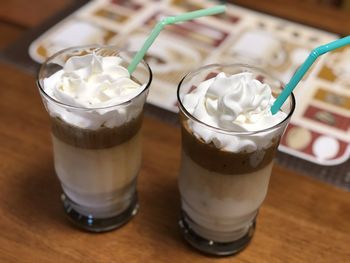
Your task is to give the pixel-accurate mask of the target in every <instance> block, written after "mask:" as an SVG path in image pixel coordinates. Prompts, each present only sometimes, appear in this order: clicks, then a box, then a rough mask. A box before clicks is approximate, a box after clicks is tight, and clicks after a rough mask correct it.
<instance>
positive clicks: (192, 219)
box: [177, 64, 295, 255]
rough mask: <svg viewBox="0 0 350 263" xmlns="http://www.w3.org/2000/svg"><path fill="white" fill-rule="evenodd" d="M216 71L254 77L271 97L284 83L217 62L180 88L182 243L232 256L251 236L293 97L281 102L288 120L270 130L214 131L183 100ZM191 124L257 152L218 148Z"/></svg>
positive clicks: (250, 69)
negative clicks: (252, 146)
mask: <svg viewBox="0 0 350 263" xmlns="http://www.w3.org/2000/svg"><path fill="white" fill-rule="evenodd" d="M220 72H225V73H226V75H233V74H237V73H241V72H252V73H253V75H254V78H255V79H258V80H260V81H262V82H264V83H267V84H269V85H270V87H271V88H272V92H273V95H274V96H277V95H278V94H279V93H280V92H281V90H282V89H283V85H282V83H281V82H280V81H279V80H278V79H276V78H274V77H272V76H270V75H269V74H268V73H266V72H265V71H263V70H261V69H258V68H255V67H251V66H248V65H241V64H231V65H218V64H215V65H209V66H205V67H203V68H200V69H198V70H197V71H194V72H191V73H189V74H188V75H186V76H185V77H184V78H183V79H182V80H181V82H180V84H179V86H178V92H177V96H178V105H179V108H180V120H181V130H182V153H181V154H182V155H181V168H180V175H179V189H180V194H181V206H182V216H181V220H180V227H181V229H182V232H183V235H184V237H185V239H186V240H187V241H188V242H189V243H190V244H191V245H192V246H193V247H195V248H197V249H199V250H200V251H202V252H205V253H209V254H214V255H230V254H234V253H237V252H239V251H240V250H242V249H243V248H245V247H246V246H247V245H248V243H249V241H250V240H251V238H252V236H253V233H254V229H255V224H256V223H255V221H256V217H257V214H258V210H259V207H260V206H261V204H262V202H263V200H264V198H265V196H266V193H267V188H268V184H269V179H270V175H271V170H272V166H273V158H274V155H275V153H276V150H277V147H278V144H279V141H280V138H281V136H282V134H283V132H284V130H285V128H286V126H287V124H288V122H289V119H290V117H291V115H292V113H293V111H294V107H295V99H294V96H293V95H292V96H291V97H290V98H289V100H288V101H287V102H286V103H285V104H284V106H283V108H282V111H284V112H285V113H286V117H285V118H284V119H283V120H281V121H280V122H279V123H278V124H277V125H275V126H273V127H270V128H267V129H262V130H259V131H252V132H251V131H244V132H242V131H240V132H239V131H234V130H225V129H220V128H216V127H212V126H210V125H208V124H206V123H204V120H200V119H197V118H195V117H194V116H192V115H191V114H190V113H189V112H188V110H187V109H186V108H185V106H184V104H183V98H184V95H186V94H188V93H190V92H191V91H192V90H193V89H194V88H196V87H197V86H198V85H199V84H200V83H201V82H203V81H204V80H206V79H209V78H212V77H215V76H216V75H217V74H218V73H220ZM194 126H196V127H197V128H200V129H202V130H204V131H207V132H208V133H209V132H211V133H217V134H219V135H222V136H225V138H226V139H227V140H236V141H240V140H253V141H254V142H257V149H255V150H242V151H239V152H229V151H226V150H222V149H220V148H217V147H216V146H215V144H214V143H209V144H207V143H206V142H205V140H203V138H201V137H200V135H198V134H194V132H193V130H192V128H191V127H194Z"/></svg>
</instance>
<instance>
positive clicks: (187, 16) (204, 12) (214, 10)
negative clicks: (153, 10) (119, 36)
mask: <svg viewBox="0 0 350 263" xmlns="http://www.w3.org/2000/svg"><path fill="white" fill-rule="evenodd" d="M225 9H226V6H225V5H218V6H214V7H211V8H207V9H200V10H197V11H193V12H188V13H184V14H181V15H177V16H169V17H165V18H163V19H162V20H161V21H159V22H158V23H157V24H156V26H155V27H154V28H153V30H152V32H151V34H150V35H149V37H148V38H147V39H146V41H145V43H144V44H143V46H142V48H141V49H140V50H139V51H138V52H137V53H136V55H135V56H134V57H133V59H132V61H131V63H130V65H129V67H128V71H129V73H130V75H131V74H132V73H133V72H134V70H135V69H136V66H137V65H138V64H139V63H140V61H141V60H142V58H143V57H144V56H145V54H146V52H147V50H148V49H149V48H150V46H151V45H152V44H153V42H154V40H155V39H156V38H157V36H158V35H159V33H160V31H162V29H163V28H164V27H165V26H166V25H171V24H175V23H179V22H184V21H188V20H192V19H195V18H198V17H202V16H210V15H216V14H220V13H223V12H225Z"/></svg>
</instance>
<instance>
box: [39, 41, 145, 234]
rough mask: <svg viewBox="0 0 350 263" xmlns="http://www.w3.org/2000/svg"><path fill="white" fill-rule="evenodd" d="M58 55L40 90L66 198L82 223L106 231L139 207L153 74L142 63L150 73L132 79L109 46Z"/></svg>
mask: <svg viewBox="0 0 350 263" xmlns="http://www.w3.org/2000/svg"><path fill="white" fill-rule="evenodd" d="M57 57H58V58H60V60H57V61H55V62H53V61H49V62H47V64H46V65H44V66H43V68H44V69H42V71H43V70H46V71H45V74H44V73H43V72H41V74H42V75H44V76H42V77H41V80H40V81H39V87H40V91H41V95H42V97H43V101H44V104H45V106H46V108H47V110H48V112H49V114H50V117H51V123H52V141H53V151H54V166H55V171H56V174H57V176H58V178H59V180H60V182H61V185H62V189H63V192H64V194H63V195H62V201H63V203H64V207H65V211H66V213H67V214H68V215H69V217H70V218H71V219H73V221H74V222H75V223H77V224H78V225H79V226H81V227H83V228H85V229H87V230H91V231H96V232H99V231H107V230H110V229H113V228H116V227H118V226H120V225H121V224H123V223H125V222H126V221H127V220H128V219H129V218H130V217H131V216H133V215H134V214H135V213H136V211H137V207H138V205H137V195H136V180H137V175H138V173H139V169H140V166H141V124H142V112H143V105H144V103H145V100H146V96H147V92H148V87H149V85H150V81H151V75H150V71H149V68H148V66H147V65H146V64H143V67H144V68H143V73H142V74H141V75H144V76H145V77H144V78H142V77H139V78H136V77H135V76H130V74H129V72H128V71H127V69H126V68H125V66H124V65H123V63H124V61H125V58H124V57H122V55H121V54H120V53H117V52H116V51H113V49H110V48H87V49H83V50H68V51H65V52H63V53H61V54H59V55H57ZM141 66H142V65H141ZM52 69H53V70H52ZM136 73H137V72H136ZM147 74H148V77H147ZM141 75H140V76H141Z"/></svg>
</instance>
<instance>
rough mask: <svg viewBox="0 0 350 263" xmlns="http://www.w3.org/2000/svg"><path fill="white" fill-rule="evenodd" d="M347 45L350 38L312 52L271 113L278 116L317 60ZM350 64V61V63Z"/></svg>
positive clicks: (349, 43)
mask: <svg viewBox="0 0 350 263" xmlns="http://www.w3.org/2000/svg"><path fill="white" fill-rule="evenodd" d="M346 45H350V36H347V37H344V38H341V39H338V40H336V41H333V42H330V43H328V44H325V45H322V46H319V47H317V48H315V49H314V50H312V51H311V53H310V55H309V56H308V57H307V59H306V60H305V62H304V63H303V64H302V65H301V66H300V67H299V68H298V70H297V71H296V72H295V74H294V76H293V77H292V78H291V80H290V81H289V83H288V84H287V85H286V86H285V87H284V89H283V91H282V92H281V94H280V95H279V96H278V97H277V99H276V100H275V102H274V103H273V105H272V106H271V113H272V114H276V113H277V112H278V111H279V109H280V108H281V107H282V105H283V103H284V102H285V101H286V99H287V98H288V97H289V95H290V94H291V93H292V91H293V90H294V88H295V87H296V85H297V84H298V83H299V81H300V80H301V79H302V78H303V77H304V75H305V74H306V72H307V71H308V70H309V68H310V67H311V66H312V64H313V63H314V62H315V60H316V59H317V58H318V57H319V56H321V55H323V54H325V53H327V52H329V51H332V50H335V49H337V48H341V47H344V46H346ZM349 63H350V61H349Z"/></svg>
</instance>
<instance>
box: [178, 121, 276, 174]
mask: <svg viewBox="0 0 350 263" xmlns="http://www.w3.org/2000/svg"><path fill="white" fill-rule="evenodd" d="M185 123H186V121H183V123H182V128H181V130H182V148H183V150H184V152H185V153H186V154H187V155H188V156H189V157H190V158H191V159H192V160H193V161H194V162H196V163H197V164H198V165H200V166H202V167H204V168H206V169H208V170H209V171H213V172H217V173H221V174H245V173H251V172H255V171H258V170H260V169H262V168H264V167H265V166H267V165H268V164H269V163H271V161H272V159H273V157H274V155H275V152H276V149H277V147H278V142H279V138H276V139H274V140H273V142H272V144H271V146H270V147H268V148H266V149H261V150H258V151H254V152H249V153H248V152H245V151H242V152H238V153H234V152H228V151H224V150H220V149H218V148H217V147H216V146H215V145H214V144H213V143H209V144H208V143H205V142H204V141H203V140H201V139H198V138H197V137H196V136H194V135H193V133H192V132H191V131H190V130H189V128H188V127H184V124H185Z"/></svg>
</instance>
